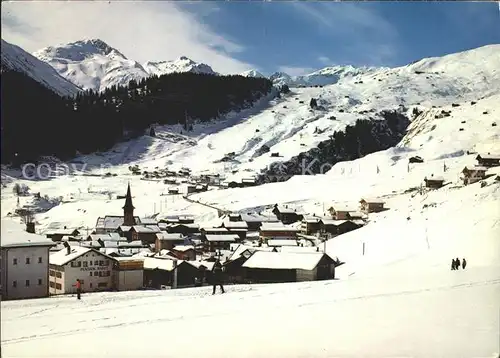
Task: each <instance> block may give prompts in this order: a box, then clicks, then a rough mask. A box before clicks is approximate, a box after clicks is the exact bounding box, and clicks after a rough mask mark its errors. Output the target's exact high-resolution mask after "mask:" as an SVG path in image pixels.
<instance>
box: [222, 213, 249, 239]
mask: <svg viewBox="0 0 500 358" xmlns="http://www.w3.org/2000/svg"><path fill="white" fill-rule="evenodd" d="M233 219H234V216H233ZM221 227H223V228H225V229H227V230H228V231H229V232H230V233H233V234H237V235H238V236H239V237H240V239H241V240H244V239H245V238H246V233H247V231H248V225H247V223H246V222H245V221H241V220H240V221H234V220H231V217H226V218H224V220H223V222H222V225H221Z"/></svg>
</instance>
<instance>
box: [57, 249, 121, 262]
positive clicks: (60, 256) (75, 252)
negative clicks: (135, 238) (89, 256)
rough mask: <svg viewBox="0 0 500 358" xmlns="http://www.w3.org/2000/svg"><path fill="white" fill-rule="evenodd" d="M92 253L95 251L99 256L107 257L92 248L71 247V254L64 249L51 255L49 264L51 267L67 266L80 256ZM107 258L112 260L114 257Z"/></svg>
mask: <svg viewBox="0 0 500 358" xmlns="http://www.w3.org/2000/svg"><path fill="white" fill-rule="evenodd" d="M90 251H94V252H96V253H98V254H99V255H102V256H106V255H105V254H103V253H102V252H99V251H97V250H94V249H92V248H90V247H84V246H71V247H70V253H69V254H68V253H67V249H66V248H63V249H62V250H60V251H58V252H55V253H53V254H51V255H50V256H49V263H50V264H51V265H57V266H63V265H66V264H67V263H68V262H71V261H73V260H74V259H77V258H78V257H80V256H82V255H84V254H86V253H87V252H90ZM106 258H108V259H112V257H109V256H106Z"/></svg>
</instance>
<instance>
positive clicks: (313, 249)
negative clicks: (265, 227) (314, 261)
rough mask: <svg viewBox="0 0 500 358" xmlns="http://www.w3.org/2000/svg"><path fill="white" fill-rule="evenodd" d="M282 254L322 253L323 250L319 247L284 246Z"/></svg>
mask: <svg viewBox="0 0 500 358" xmlns="http://www.w3.org/2000/svg"><path fill="white" fill-rule="evenodd" d="M280 251H281V252H298V253H301V252H306V253H307V252H309V253H310V252H321V251H322V250H321V248H320V247H319V246H282V247H281V249H280Z"/></svg>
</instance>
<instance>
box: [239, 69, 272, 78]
mask: <svg viewBox="0 0 500 358" xmlns="http://www.w3.org/2000/svg"><path fill="white" fill-rule="evenodd" d="M240 75H241V76H245V77H256V78H265V77H266V76H264V75H263V74H262V73H260V72H259V71H257V70H248V71H245V72H242V73H240Z"/></svg>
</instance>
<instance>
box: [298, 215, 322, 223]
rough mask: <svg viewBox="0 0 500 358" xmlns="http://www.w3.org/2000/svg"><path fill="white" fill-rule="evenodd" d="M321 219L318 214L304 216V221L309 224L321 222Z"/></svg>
mask: <svg viewBox="0 0 500 358" xmlns="http://www.w3.org/2000/svg"><path fill="white" fill-rule="evenodd" d="M320 220H321V218H319V217H317V216H307V217H304V219H302V221H303V222H306V223H308V224H316V223H319V222H320Z"/></svg>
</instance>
